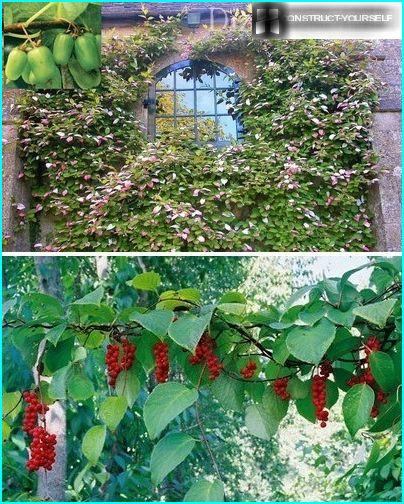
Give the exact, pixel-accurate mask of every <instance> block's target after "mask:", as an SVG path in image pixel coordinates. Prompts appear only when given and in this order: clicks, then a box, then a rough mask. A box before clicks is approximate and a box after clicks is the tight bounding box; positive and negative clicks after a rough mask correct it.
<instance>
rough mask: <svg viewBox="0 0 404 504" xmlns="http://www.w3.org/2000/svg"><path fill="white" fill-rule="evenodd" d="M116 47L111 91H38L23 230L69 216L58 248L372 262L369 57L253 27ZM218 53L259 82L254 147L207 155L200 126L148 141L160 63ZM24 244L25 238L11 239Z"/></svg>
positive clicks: (150, 36) (173, 21)
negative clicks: (243, 61)
mask: <svg viewBox="0 0 404 504" xmlns="http://www.w3.org/2000/svg"><path fill="white" fill-rule="evenodd" d="M144 17H145V21H144V23H145V29H143V30H141V31H139V33H136V34H135V35H133V36H130V37H126V38H124V39H120V38H119V37H112V39H111V40H110V42H108V43H104V47H103V52H104V56H103V58H104V61H103V87H102V91H101V92H98V91H97V92H95V91H89V92H71V93H69V94H66V93H64V92H52V93H45V92H35V93H24V95H23V97H22V99H21V100H20V104H19V106H18V108H19V112H20V114H21V121H20V127H19V129H20V148H21V153H22V156H23V158H24V170H23V172H22V173H21V174H20V177H21V178H22V179H23V178H26V179H30V180H31V181H32V182H33V198H34V205H33V207H32V208H31V209H29V210H28V209H25V208H24V206H23V205H22V204H21V203H19V202H16V203H15V208H16V211H17V213H18V216H19V218H20V222H21V225H24V224H25V223H26V222H27V221H33V222H36V221H38V220H39V219H40V218H41V216H42V215H44V214H50V215H52V216H56V227H55V232H54V233H53V234H52V236H49V237H48V241H47V242H46V243H37V244H36V245H35V248H36V249H46V250H83V251H85V250H100V251H101V250H117V251H127V250H138V251H150V250H152V251H167V250H184V251H187V250H188V251H206V250H223V251H226V250H243V251H252V250H264V251H269V250H272V251H284V250H300V251H302V250H308V251H316V250H353V251H361V250H369V249H370V248H372V246H373V245H374V238H373V234H372V230H371V214H370V213H369V210H368V209H367V199H366V197H367V190H368V187H369V185H370V184H371V183H372V181H374V179H375V172H374V164H375V161H376V157H375V154H374V153H373V151H372V148H371V140H370V136H369V128H370V126H371V116H372V110H373V108H374V106H375V105H376V103H377V93H376V83H375V82H374V80H373V78H372V77H371V76H370V75H369V74H368V73H367V72H366V65H367V62H368V49H369V46H368V45H367V44H366V43H364V42H350V41H312V40H303V41H284V40H283V41H268V42H262V41H259V42H257V41H256V40H253V39H252V38H251V37H250V26H249V22H250V19H249V15H248V14H247V13H242V12H239V13H238V14H237V15H236V19H237V22H236V23H234V24H233V25H232V26H230V27H227V28H226V29H221V30H217V31H215V32H213V33H211V32H208V36H206V37H205V38H202V39H196V38H193V36H185V35H184V34H183V33H182V31H181V24H180V19H179V17H175V18H168V19H166V20H154V19H153V18H151V17H150V16H148V14H147V13H145V15H144ZM173 51H177V52H178V53H180V54H181V57H179V59H187V58H190V59H194V60H195V59H197V60H199V59H211V60H212V61H215V55H216V54H217V53H222V54H223V53H226V54H227V53H228V54H232V53H233V54H234V53H235V54H240V53H244V54H246V55H247V57H248V60H249V62H250V67H251V68H250V70H251V71H252V73H253V74H254V75H255V77H254V79H253V80H251V81H250V82H247V81H246V82H244V83H242V85H241V90H240V99H239V101H238V105H237V107H236V109H235V110H233V111H232V113H233V114H234V115H238V116H239V117H240V120H241V121H242V123H243V125H244V128H245V136H244V140H243V142H242V143H239V144H236V145H231V146H229V147H227V148H223V149H218V148H216V147H214V146H211V145H205V144H195V142H194V141H193V140H192V139H191V138H189V128H187V127H184V128H181V127H179V128H178V129H176V130H175V132H173V131H171V132H170V134H169V135H167V136H164V135H162V136H161V137H159V138H157V139H156V140H155V141H153V142H147V140H146V136H145V133H144V131H143V129H142V126H141V125H140V124H139V122H138V119H137V118H136V116H137V113H136V107H139V104H141V100H142V99H143V98H144V96H145V95H146V92H147V87H148V84H150V83H152V81H153V65H154V63H155V62H156V61H158V60H159V58H161V57H162V56H164V55H167V54H172V53H173ZM6 239H7V240H10V239H12V237H11V236H7V237H6Z"/></svg>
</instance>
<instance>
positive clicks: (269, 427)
mask: <svg viewBox="0 0 404 504" xmlns="http://www.w3.org/2000/svg"><path fill="white" fill-rule="evenodd" d="M245 425H246V427H247V429H248V431H249V432H250V433H251V434H252V435H253V436H256V437H258V438H260V439H265V440H266V441H269V440H270V439H271V437H272V436H273V435H274V434H276V431H277V430H278V427H279V422H278V421H276V420H274V419H273V418H271V417H270V416H268V414H267V411H266V409H265V407H264V406H263V405H262V404H252V405H251V406H247V408H246V410H245Z"/></svg>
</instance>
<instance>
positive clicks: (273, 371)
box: [265, 361, 292, 380]
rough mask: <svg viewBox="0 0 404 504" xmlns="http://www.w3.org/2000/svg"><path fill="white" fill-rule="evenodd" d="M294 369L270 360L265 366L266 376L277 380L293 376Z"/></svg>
mask: <svg viewBox="0 0 404 504" xmlns="http://www.w3.org/2000/svg"><path fill="white" fill-rule="evenodd" d="M291 374H292V371H291V369H290V368H287V367H284V366H280V365H279V364H277V363H276V362H271V361H270V362H268V364H267V365H266V367H265V377H266V378H268V380H275V379H276V378H285V377H286V376H291Z"/></svg>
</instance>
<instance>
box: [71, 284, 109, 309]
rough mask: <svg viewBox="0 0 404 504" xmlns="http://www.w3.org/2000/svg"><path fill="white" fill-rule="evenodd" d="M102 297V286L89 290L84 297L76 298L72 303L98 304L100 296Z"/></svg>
mask: <svg viewBox="0 0 404 504" xmlns="http://www.w3.org/2000/svg"><path fill="white" fill-rule="evenodd" d="M103 297H104V288H103V287H101V286H100V287H97V288H96V289H95V290H93V291H92V292H89V293H88V294H86V295H85V296H84V297H82V298H80V299H78V300H77V301H75V302H74V303H73V304H84V305H86V304H95V305H99V304H100V303H101V300H102V298H103Z"/></svg>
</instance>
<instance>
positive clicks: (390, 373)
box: [369, 352, 398, 392]
mask: <svg viewBox="0 0 404 504" xmlns="http://www.w3.org/2000/svg"><path fill="white" fill-rule="evenodd" d="M369 364H370V369H371V371H372V375H373V377H374V379H375V380H376V382H377V384H378V385H379V386H380V387H381V388H382V389H383V390H384V391H385V392H389V391H390V390H392V389H393V388H394V387H395V386H396V385H397V381H398V380H397V377H396V371H395V367H394V362H393V359H392V358H391V357H390V355H388V354H386V353H385V352H371V354H370V356H369Z"/></svg>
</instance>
